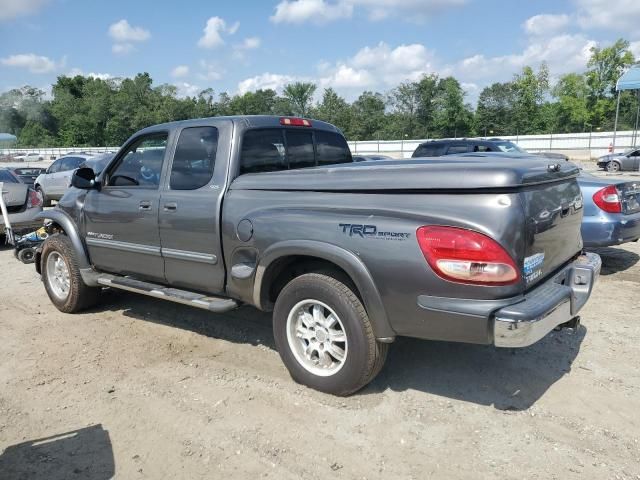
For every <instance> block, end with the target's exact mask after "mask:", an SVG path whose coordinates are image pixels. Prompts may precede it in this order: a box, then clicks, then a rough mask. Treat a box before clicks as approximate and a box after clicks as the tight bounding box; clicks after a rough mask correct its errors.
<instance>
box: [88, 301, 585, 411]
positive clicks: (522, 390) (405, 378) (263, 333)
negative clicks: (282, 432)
mask: <svg viewBox="0 0 640 480" xmlns="http://www.w3.org/2000/svg"><path fill="white" fill-rule="evenodd" d="M105 293H106V294H105V301H104V302H103V303H102V305H101V306H99V307H97V310H104V309H111V310H114V311H118V310H121V309H122V308H123V306H124V305H126V308H125V310H124V311H123V314H124V315H125V316H127V317H131V318H135V319H140V320H146V321H149V322H153V323H158V324H162V325H166V326H172V327H176V328H181V329H185V330H190V331H192V332H195V333H197V334H200V335H205V336H208V337H211V338H217V339H221V340H225V341H230V342H234V343H244V344H252V345H264V346H266V347H268V348H271V349H273V350H275V348H276V347H275V342H274V340H273V332H272V325H271V314H270V313H264V312H260V311H258V310H256V309H254V308H252V307H241V308H239V309H237V310H235V311H233V312H229V313H226V314H224V315H214V314H210V313H207V312H205V311H203V310H197V309H194V308H191V307H187V306H183V305H178V304H173V303H169V302H161V301H157V300H154V299H149V298H146V297H140V296H137V295H135V294H128V293H126V292H114V291H108V292H105ZM586 333H587V329H586V328H585V327H584V326H581V327H580V328H579V329H578V330H577V331H574V332H573V333H570V332H569V331H567V330H563V331H558V332H552V333H551V334H549V335H548V336H547V337H545V338H544V339H542V340H541V341H540V342H538V343H537V344H535V345H532V346H531V347H528V348H524V349H498V348H495V347H493V346H484V345H469V344H459V343H448V342H434V341H426V340H418V339H411V338H399V339H397V341H396V342H395V343H394V344H392V345H391V348H390V350H389V356H388V359H387V362H386V365H385V367H384V368H383V370H382V372H381V373H380V375H379V376H378V377H377V378H376V379H375V380H374V381H373V382H372V383H371V384H370V385H369V386H368V387H366V388H365V389H363V390H362V391H361V392H360V393H358V394H356V395H370V394H378V393H380V392H383V391H385V390H387V389H391V390H393V391H405V390H417V391H421V392H425V393H429V394H433V395H438V396H442V397H447V398H452V399H458V400H463V401H467V402H472V403H477V404H480V405H486V406H494V407H495V408H497V409H500V410H525V409H527V408H529V407H530V406H532V405H533V404H534V403H535V402H536V401H537V400H538V399H539V398H540V397H541V396H542V395H543V394H544V393H545V392H546V391H547V390H548V389H549V388H550V387H551V385H553V384H554V383H555V382H557V381H558V380H559V379H560V378H562V377H563V376H564V375H565V374H567V373H568V372H570V371H571V366H572V363H573V361H574V360H575V358H576V356H577V354H578V352H579V350H580V345H581V344H582V341H583V339H584V337H585V335H586ZM256 361H257V362H259V361H260V360H258V359H256ZM248 367H249V368H250V366H248ZM291 381H292V382H293V380H291Z"/></svg>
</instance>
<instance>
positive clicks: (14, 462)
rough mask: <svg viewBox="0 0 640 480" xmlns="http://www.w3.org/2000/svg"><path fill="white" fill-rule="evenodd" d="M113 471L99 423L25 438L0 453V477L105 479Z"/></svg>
mask: <svg viewBox="0 0 640 480" xmlns="http://www.w3.org/2000/svg"><path fill="white" fill-rule="evenodd" d="M114 475H115V462H114V458H113V449H112V446H111V439H110V438H109V432H107V431H106V430H104V429H103V428H102V425H92V426H90V427H86V428H81V429H79V430H74V431H71V432H66V433H62V434H58V435H52V436H50V437H46V438H39V439H37V440H29V441H26V442H23V443H19V444H17V445H12V446H10V447H8V448H7V449H6V450H5V451H4V452H2V454H1V455H0V477H1V478H7V479H9V478H10V479H12V480H23V479H24V480H27V479H29V480H45V479H46V480H67V479H70V478H73V479H78V480H107V479H111V478H113V477H114Z"/></svg>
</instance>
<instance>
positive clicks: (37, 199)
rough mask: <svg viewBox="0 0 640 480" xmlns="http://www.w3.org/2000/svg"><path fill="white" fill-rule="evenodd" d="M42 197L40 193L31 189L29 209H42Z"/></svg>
mask: <svg viewBox="0 0 640 480" xmlns="http://www.w3.org/2000/svg"><path fill="white" fill-rule="evenodd" d="M41 206H42V195H40V192H36V191H35V190H31V189H29V198H27V208H34V207H41Z"/></svg>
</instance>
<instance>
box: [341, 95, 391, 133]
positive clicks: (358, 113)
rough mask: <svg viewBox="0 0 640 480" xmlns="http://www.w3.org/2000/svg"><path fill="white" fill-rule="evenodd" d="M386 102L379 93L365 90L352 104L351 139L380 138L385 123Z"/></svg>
mask: <svg viewBox="0 0 640 480" xmlns="http://www.w3.org/2000/svg"><path fill="white" fill-rule="evenodd" d="M385 108H386V107H385V102H384V97H383V96H382V95H381V94H379V93H374V92H370V91H365V92H363V93H362V94H361V95H360V96H359V97H358V99H357V100H356V101H355V102H353V104H352V105H351V128H350V129H349V131H350V139H352V140H370V139H376V138H380V136H381V134H382V131H383V128H384V125H385Z"/></svg>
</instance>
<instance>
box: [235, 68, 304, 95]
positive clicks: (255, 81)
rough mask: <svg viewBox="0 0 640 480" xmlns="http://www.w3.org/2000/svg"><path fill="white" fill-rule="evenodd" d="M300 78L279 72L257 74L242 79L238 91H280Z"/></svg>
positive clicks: (242, 92) (240, 92)
mask: <svg viewBox="0 0 640 480" xmlns="http://www.w3.org/2000/svg"><path fill="white" fill-rule="evenodd" d="M296 80H299V79H298V78H296V77H293V76H291V75H280V74H277V73H263V74H262V75H256V76H255V77H251V78H247V79H245V80H242V81H241V82H240V83H239V84H238V93H239V94H240V95H243V94H245V93H247V92H253V91H255V90H261V89H267V88H269V89H271V90H276V91H280V90H282V88H283V87H284V86H285V85H286V84H288V83H291V82H295V81H296Z"/></svg>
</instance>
